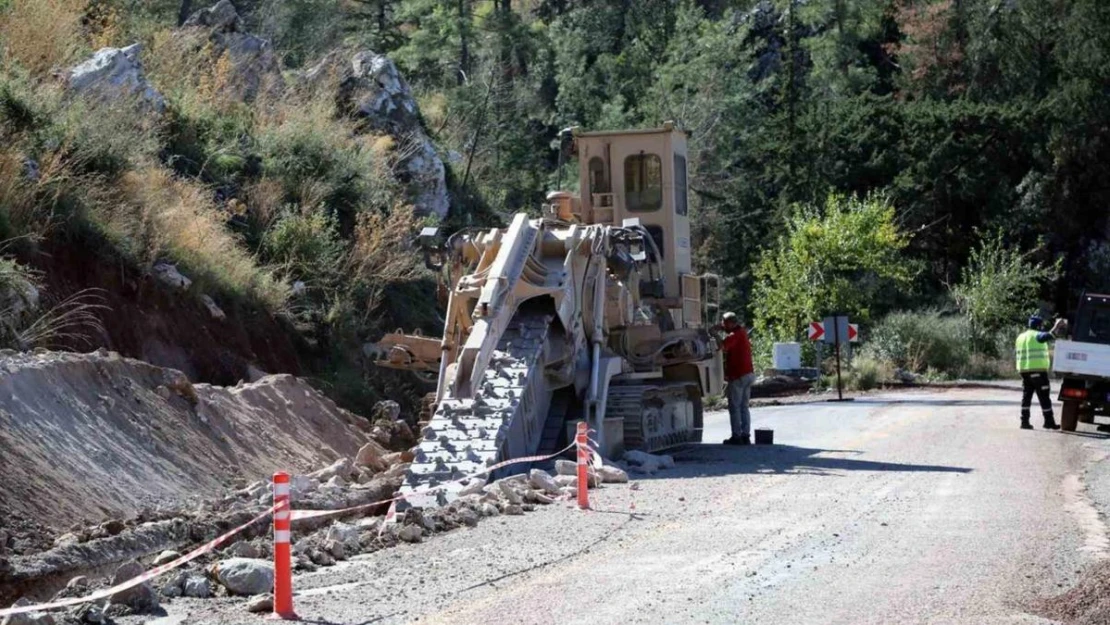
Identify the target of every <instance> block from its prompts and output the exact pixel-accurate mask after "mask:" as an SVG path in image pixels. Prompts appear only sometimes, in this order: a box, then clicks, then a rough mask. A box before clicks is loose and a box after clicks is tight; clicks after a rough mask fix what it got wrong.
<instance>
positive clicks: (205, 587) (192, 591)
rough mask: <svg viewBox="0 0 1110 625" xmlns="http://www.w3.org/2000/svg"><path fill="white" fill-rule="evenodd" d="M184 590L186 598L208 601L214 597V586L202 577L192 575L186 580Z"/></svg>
mask: <svg viewBox="0 0 1110 625" xmlns="http://www.w3.org/2000/svg"><path fill="white" fill-rule="evenodd" d="M182 590H183V592H184V594H185V596H186V597H193V598H195V599H207V598H209V597H211V596H212V584H211V583H209V582H208V578H206V577H204V576H201V575H190V576H189V577H187V578H186V579H185V583H184V584H183V586H182Z"/></svg>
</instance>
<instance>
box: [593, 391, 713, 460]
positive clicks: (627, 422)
mask: <svg viewBox="0 0 1110 625" xmlns="http://www.w3.org/2000/svg"><path fill="white" fill-rule="evenodd" d="M688 388H689V386H688V385H685V384H665V385H648V384H614V385H613V386H610V387H609V400H608V402H607V403H606V407H605V416H606V417H607V418H612V417H621V418H623V419H624V446H625V449H629V450H632V449H639V450H641V451H647V452H655V451H660V450H663V449H667V448H669V447H675V446H677V445H683V444H685V443H700V442H701V435H702V402H701V397H700V396H699V395H697V394H696V393H695V394H694V395H693V396H691V394H690V393H689V392H688V390H687V389H688Z"/></svg>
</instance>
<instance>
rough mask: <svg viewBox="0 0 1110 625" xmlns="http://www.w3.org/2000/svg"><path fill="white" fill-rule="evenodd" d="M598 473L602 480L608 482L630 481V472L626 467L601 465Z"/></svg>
mask: <svg viewBox="0 0 1110 625" xmlns="http://www.w3.org/2000/svg"><path fill="white" fill-rule="evenodd" d="M597 474H598V475H599V476H601V481H602V482H604V483H606V484H624V483H626V482H628V474H627V473H625V472H624V469H620V468H617V467H613V466H608V465H605V466H601V467H598V468H597Z"/></svg>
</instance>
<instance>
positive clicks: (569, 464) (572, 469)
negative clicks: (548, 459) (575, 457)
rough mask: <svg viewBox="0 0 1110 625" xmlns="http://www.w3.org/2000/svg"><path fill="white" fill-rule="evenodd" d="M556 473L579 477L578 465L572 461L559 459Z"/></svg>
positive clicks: (556, 462) (556, 463) (556, 464)
mask: <svg viewBox="0 0 1110 625" xmlns="http://www.w3.org/2000/svg"><path fill="white" fill-rule="evenodd" d="M555 473H557V474H559V475H572V476H574V475H578V464H577V463H575V462H573V461H570V460H563V459H562V458H559V459H558V460H556V461H555Z"/></svg>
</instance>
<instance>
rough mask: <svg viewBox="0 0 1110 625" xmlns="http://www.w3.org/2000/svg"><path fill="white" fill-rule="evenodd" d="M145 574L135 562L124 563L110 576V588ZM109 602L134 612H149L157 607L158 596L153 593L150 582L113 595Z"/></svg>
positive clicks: (141, 567) (141, 566)
mask: <svg viewBox="0 0 1110 625" xmlns="http://www.w3.org/2000/svg"><path fill="white" fill-rule="evenodd" d="M145 572H146V570H145V569H144V568H143V565H141V564H139V563H138V562H137V561H135V560H131V561H130V562H125V563H123V564H122V565H120V567H119V568H117V569H116V572H115V574H114V575H112V586H116V585H117V584H122V583H123V582H126V581H128V580H130V579H134V578H136V577H138V576H140V575H142V574H143V573H145ZM111 602H112V603H114V604H117V605H125V606H127V607H129V608H131V609H132V610H133V611H135V612H149V611H152V610H154V609H155V608H157V607H158V595H157V593H155V592H154V588H153V587H152V586H151V585H150V582H143V583H141V584H139V585H138V586H133V587H131V588H128V589H126V590H121V591H119V592H117V593H115V594H114V595H112V597H111Z"/></svg>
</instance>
